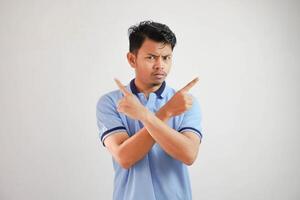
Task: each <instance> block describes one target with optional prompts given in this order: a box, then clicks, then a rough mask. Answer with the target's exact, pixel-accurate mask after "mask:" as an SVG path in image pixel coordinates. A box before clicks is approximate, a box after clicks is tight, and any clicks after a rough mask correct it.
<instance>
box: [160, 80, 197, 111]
mask: <svg viewBox="0 0 300 200" xmlns="http://www.w3.org/2000/svg"><path fill="white" fill-rule="evenodd" d="M198 81H199V78H198V77H197V78H195V79H194V80H192V81H191V82H189V83H188V84H187V85H186V86H184V87H183V88H182V89H181V90H179V91H177V92H176V93H175V94H174V95H173V97H172V98H171V99H170V100H169V101H168V102H167V103H166V104H165V105H164V106H163V107H162V108H161V111H163V112H165V113H166V115H167V116H168V117H173V116H176V115H180V114H181V113H184V112H185V111H187V110H188V109H189V108H190V107H192V105H193V98H192V96H190V95H189V94H188V91H189V90H190V89H191V88H192V87H193V86H194V85H195V84H196V83H197V82H198Z"/></svg>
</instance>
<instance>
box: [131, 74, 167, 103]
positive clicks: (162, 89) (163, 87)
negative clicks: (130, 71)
mask: <svg viewBox="0 0 300 200" xmlns="http://www.w3.org/2000/svg"><path fill="white" fill-rule="evenodd" d="M134 80H135V79H132V80H131V81H130V89H131V92H132V93H133V94H135V95H136V96H138V95H137V94H138V93H140V91H139V90H138V88H137V87H136V85H135V83H134ZM165 88H166V81H164V82H163V83H162V84H161V86H160V88H158V89H157V90H156V91H155V92H154V93H155V94H156V96H157V97H158V98H160V99H162V98H163V96H162V93H163V92H164V90H165Z"/></svg>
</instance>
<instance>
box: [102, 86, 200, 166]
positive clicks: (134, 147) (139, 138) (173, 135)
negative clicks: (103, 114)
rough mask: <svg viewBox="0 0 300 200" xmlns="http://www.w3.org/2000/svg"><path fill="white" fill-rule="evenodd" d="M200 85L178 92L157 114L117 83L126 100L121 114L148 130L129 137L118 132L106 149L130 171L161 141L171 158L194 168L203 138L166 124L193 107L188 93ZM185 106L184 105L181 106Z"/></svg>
mask: <svg viewBox="0 0 300 200" xmlns="http://www.w3.org/2000/svg"><path fill="white" fill-rule="evenodd" d="M196 82H197V80H193V81H192V82H191V83H189V84H188V85H187V86H186V87H184V88H183V89H182V90H180V91H179V92H177V93H176V94H175V95H174V96H173V97H172V98H171V99H170V101H169V102H168V103H167V104H165V105H164V106H163V107H162V108H161V109H160V110H159V111H158V112H157V113H155V114H153V113H151V112H150V111H149V110H147V109H146V108H145V107H144V106H143V105H141V104H140V102H139V101H138V100H137V99H136V98H135V97H134V95H133V94H131V93H130V92H129V91H127V90H126V88H125V87H124V86H123V85H122V84H121V83H120V82H118V81H117V84H118V86H119V88H120V90H121V91H122V92H123V94H124V98H123V99H122V100H121V101H120V102H119V105H118V111H119V112H122V113H125V114H126V115H128V116H130V117H132V118H134V119H137V120H140V121H141V122H142V123H143V124H144V128H142V129H141V130H140V131H138V132H137V133H135V134H134V135H133V136H131V137H129V136H128V135H127V133H126V132H119V133H115V134H113V135H111V136H109V137H107V138H106V139H105V140H104V143H105V146H106V147H107V148H108V150H109V152H110V153H111V154H112V155H113V157H114V158H115V160H116V161H117V162H118V163H119V164H120V165H121V166H122V167H123V168H126V169H128V168H130V167H131V166H132V165H134V164H135V163H136V162H138V161H139V160H140V159H142V158H143V157H144V156H145V155H146V154H147V153H148V152H149V151H150V149H151V148H152V146H153V145H154V144H155V142H157V143H158V144H159V145H160V146H161V148H162V149H164V150H165V152H166V153H168V154H169V155H170V156H171V157H173V158H174V159H177V160H179V161H182V162H183V163H185V164H187V165H191V164H192V163H193V162H194V161H195V159H196V157H197V154H198V150H199V144H200V138H199V137H198V136H197V135H196V134H194V133H193V132H184V133H183V134H181V133H180V134H179V133H178V132H177V131H175V130H174V129H172V128H170V127H169V126H168V125H167V124H166V122H167V121H168V120H169V119H170V118H171V117H172V116H175V115H178V114H180V113H182V112H184V111H186V110H187V109H189V108H190V107H191V105H192V101H191V99H190V97H189V96H188V95H186V93H187V91H188V90H189V89H190V88H191V87H192V86H193V85H194V84H195V83H196ZM178 105H181V106H178Z"/></svg>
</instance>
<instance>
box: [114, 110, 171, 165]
mask: <svg viewBox="0 0 300 200" xmlns="http://www.w3.org/2000/svg"><path fill="white" fill-rule="evenodd" d="M153 115H154V114H153ZM155 116H156V118H158V119H159V120H161V123H164V122H167V121H168V119H169V117H167V116H166V115H165V114H164V113H163V112H161V111H158V112H157V113H155ZM154 144H155V140H153V138H152V137H151V135H150V134H149V132H148V130H147V129H146V128H145V127H144V128H142V129H141V130H140V131H138V132H137V133H135V134H134V135H133V136H131V137H129V138H128V139H127V140H125V141H124V142H123V143H122V144H121V145H120V146H119V157H120V159H122V161H123V162H122V163H123V165H124V166H125V168H130V167H131V166H132V165H134V164H135V163H136V162H138V161H139V160H141V159H142V158H143V157H144V156H145V155H146V154H147V153H148V152H149V151H150V149H151V148H152V146H153V145H154Z"/></svg>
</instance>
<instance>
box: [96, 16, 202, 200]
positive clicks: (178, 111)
mask: <svg viewBox="0 0 300 200" xmlns="http://www.w3.org/2000/svg"><path fill="white" fill-rule="evenodd" d="M129 42H130V48H129V53H127V59H128V62H129V64H130V65H131V67H132V68H133V69H134V70H135V78H134V79H133V80H131V82H130V83H129V84H128V85H126V86H125V85H123V84H122V83H121V82H120V81H119V80H117V79H116V80H115V81H116V84H117V86H118V88H119V89H118V90H115V91H112V92H109V93H107V94H105V95H103V96H102V97H101V98H100V99H99V101H98V103H97V124H98V128H99V135H100V138H101V141H102V143H103V145H104V146H105V147H106V148H107V149H108V151H109V152H110V153H111V155H112V157H113V159H112V160H113V167H114V170H115V177H114V193H113V199H114V200H190V199H192V193H191V186H190V179H189V173H188V169H187V165H191V164H192V163H193V162H194V161H195V159H196V157H197V154H198V149H199V145H200V143H201V138H202V134H201V131H202V128H201V112H200V106H199V103H198V102H197V100H196V99H195V98H193V97H192V96H191V95H189V94H188V91H189V90H190V89H191V87H193V86H194V85H195V84H196V82H197V81H198V78H196V79H194V80H193V81H191V82H190V83H188V84H187V85H186V86H184V87H183V88H182V89H180V90H179V91H177V92H176V91H175V90H174V89H172V88H171V87H169V86H168V85H167V84H166V82H165V79H166V77H167V75H168V73H169V71H170V68H171V65H172V52H173V48H174V46H175V44H176V37H175V35H174V33H173V32H172V31H171V30H170V29H169V27H168V26H166V25H164V24H161V23H156V22H152V21H144V22H141V23H139V24H138V25H136V26H132V27H130V28H129Z"/></svg>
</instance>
